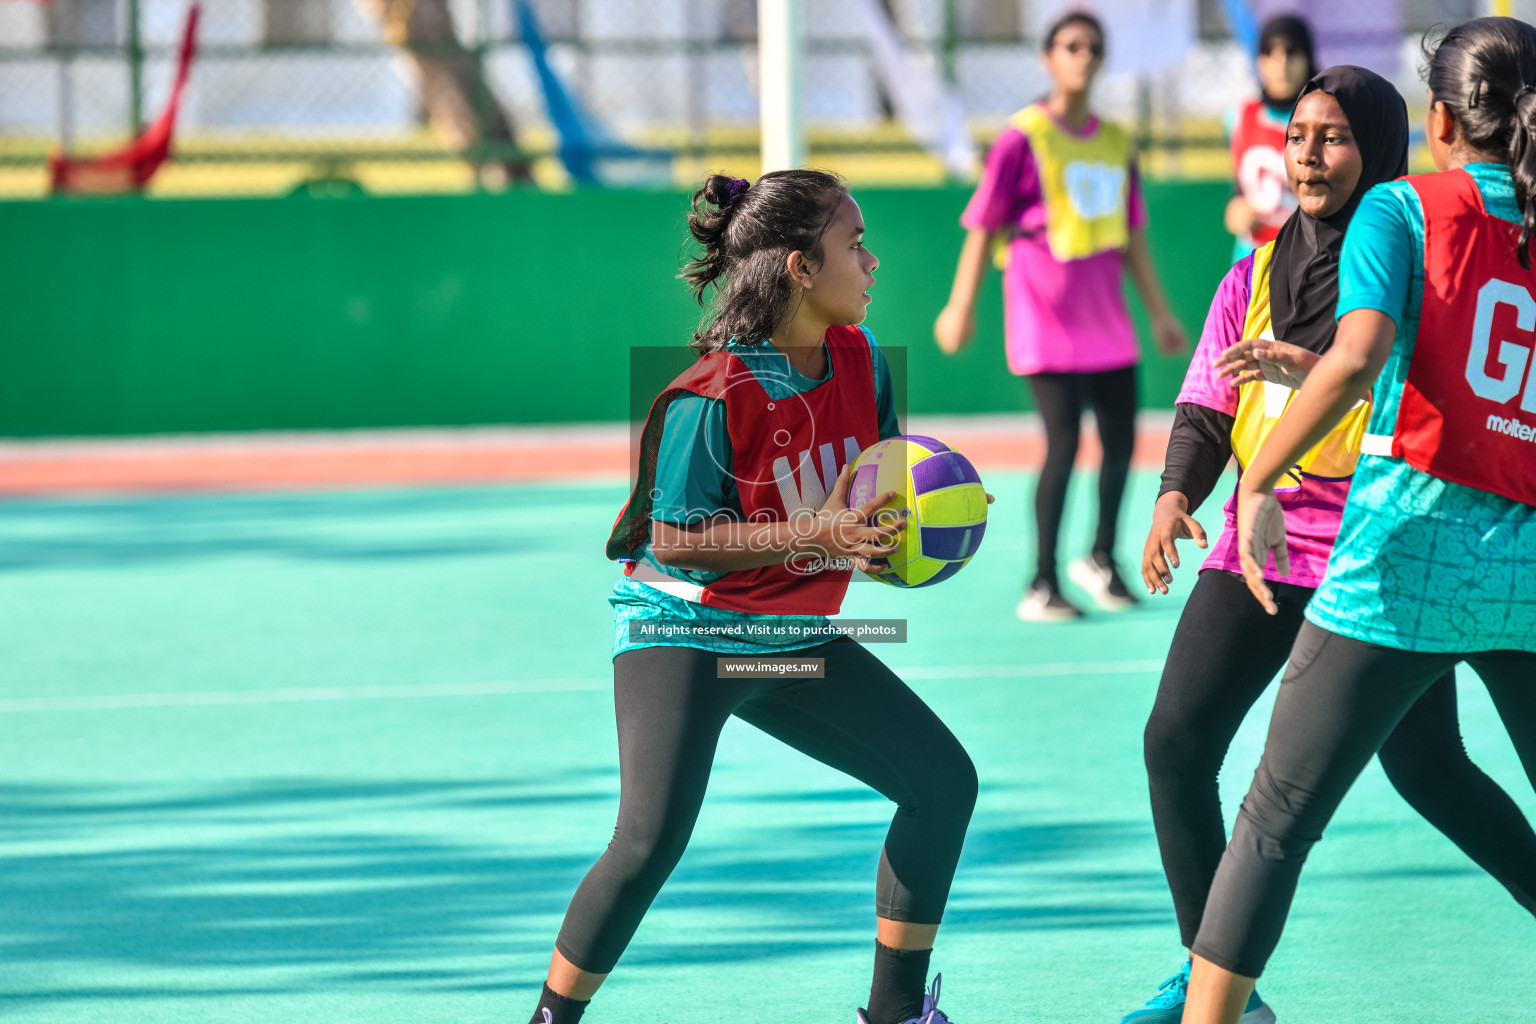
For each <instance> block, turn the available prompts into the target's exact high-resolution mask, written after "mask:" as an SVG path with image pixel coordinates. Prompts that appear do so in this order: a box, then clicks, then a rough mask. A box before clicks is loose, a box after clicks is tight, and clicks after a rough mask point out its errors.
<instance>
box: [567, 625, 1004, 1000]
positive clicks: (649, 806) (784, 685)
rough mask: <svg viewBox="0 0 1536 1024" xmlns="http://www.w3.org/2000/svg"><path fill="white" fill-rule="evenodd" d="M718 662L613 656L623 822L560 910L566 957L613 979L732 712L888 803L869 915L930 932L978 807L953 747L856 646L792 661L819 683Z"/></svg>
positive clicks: (654, 651)
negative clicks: (746, 672)
mask: <svg viewBox="0 0 1536 1024" xmlns="http://www.w3.org/2000/svg"><path fill="white" fill-rule="evenodd" d="M719 657H720V656H719V655H716V654H714V653H712V652H709V651H701V650H698V649H696V648H692V647H646V648H642V649H640V650H636V651H626V652H625V653H623V654H620V655H619V656H618V657H616V658H614V660H613V691H614V707H615V710H616V712H617V716H618V726H619V780H620V782H619V784H620V796H619V820H618V824H617V826H615V828H614V830H613V839H612V841H611V842H609V844H608V849H607V851H606V852H605V853H604V854H603V855H602V857H601V858H600V859H599V860H598V862H597V863H596V864H595V865H593V867H592V869H591V870H590V871H588V872H587V876H586V878H584V879H583V880H582V882H581V885H580V886H579V887H578V888H577V890H576V895H575V896H574V897H573V898H572V900H571V906H570V909H569V910H567V911H566V914H565V923H564V924H563V925H562V926H561V928H560V936H559V938H558V939H557V940H556V942H555V947H556V948H557V949H558V950H559V951H560V953H561V955H562V956H564V957H565V958H566V959H567V960H569V961H570V962H571V963H573V964H575V965H576V966H577V967H578V968H580V969H581V970H584V971H590V972H592V973H594V974H607V973H608V972H609V971H611V970H613V966H614V964H615V963H617V962H618V959H619V956H620V955H621V954H622V953H623V952H624V947H625V946H627V945H628V944H629V940H630V938H631V937H632V936H633V935H634V933H635V929H636V928H638V927H639V925H640V919H641V918H642V917H644V916H645V912H646V910H648V909H649V908H650V905H651V901H652V900H653V899H655V897H656V894H657V892H659V891H660V890H661V886H662V883H663V882H665V881H666V880H667V876H668V875H670V874H671V873H672V869H673V867H675V866H676V864H677V862H678V859H679V858H681V857H682V855H683V850H684V848H685V847H687V845H688V838H689V836H690V835H691V834H692V832H693V823H694V821H695V819H696V818H697V817H698V814H699V807H700V805H701V804H702V803H703V801H704V789H705V786H706V785H707V784H708V782H709V774H710V768H711V765H712V764H713V762H714V757H715V746H716V744H717V742H718V741H719V738H720V730H721V729H722V728H724V726H725V722H726V719H728V718H729V717H730V716H732V715H735V716H736V717H737V718H740V719H741V720H743V721H745V722H747V723H749V724H751V725H754V726H756V727H757V728H759V729H761V730H763V731H764V732H766V733H768V734H769V735H770V736H773V737H775V738H777V739H780V740H782V741H784V742H785V743H787V744H788V745H790V746H791V747H794V748H795V749H796V750H799V751H801V752H802V753H805V754H809V755H810V756H811V757H814V758H815V759H816V760H818V761H820V762H822V763H823V764H826V765H830V766H831V767H833V768H836V769H838V770H839V771H843V772H847V773H848V774H849V775H851V776H853V777H854V778H856V779H858V780H859V781H861V782H863V783H865V784H866V785H868V786H870V787H871V788H873V789H875V790H877V791H878V792H880V793H881V794H883V795H884V796H886V797H887V798H888V799H890V800H892V801H893V802H895V804H896V815H895V817H894V818H893V819H892V820H891V827H890V831H889V832H887V833H886V837H885V846H884V849H883V850H882V851H881V854H880V867H879V871H878V873H877V876H876V897H875V910H876V913H877V914H878V915H879V916H880V917H883V918H888V919H891V920H895V921H906V922H911V923H914V924H938V923H939V919H940V918H941V917H942V916H943V913H944V904H945V902H946V901H947V900H948V898H949V886H950V881H951V880H952V879H953V877H954V873H955V863H956V861H957V860H959V857H960V846H961V843H962V841H963V840H964V838H965V829H966V826H967V824H968V823H969V822H970V818H971V809H972V807H974V806H975V803H976V769H975V768H974V767H973V766H972V764H971V759H970V757H969V756H968V755H967V754H966V752H965V750H964V749H963V748H962V747H961V746H960V742H959V741H958V740H957V739H955V737H954V735H953V734H951V733H950V731H949V729H947V728H946V727H945V726H944V723H943V722H941V721H939V719H938V717H937V716H936V715H935V714H934V713H933V712H932V711H930V710H929V709H928V706H927V705H926V704H924V703H923V702H922V700H921V699H920V698H919V697H918V696H917V694H915V693H913V692H912V691H911V690H910V689H908V688H907V685H906V684H905V683H903V682H902V681H901V680H900V679H898V678H897V677H896V675H895V674H894V673H893V672H891V670H890V669H888V668H886V666H885V665H884V664H882V663H881V662H880V660H879V659H878V658H876V657H875V656H874V655H873V654H871V653H870V652H869V651H868V650H867V649H865V648H864V647H862V646H861V645H859V644H857V643H855V642H854V641H852V640H850V639H847V638H843V639H838V640H834V641H832V642H831V643H826V644H821V645H819V646H817V647H811V648H806V649H804V650H799V651H794V652H792V653H791V654H790V655H787V657H793V658H825V659H826V664H825V672H826V677H825V678H823V679H801V680H794V681H784V680H782V679H729V678H727V679H720V678H716V662H717V660H718V658H719Z"/></svg>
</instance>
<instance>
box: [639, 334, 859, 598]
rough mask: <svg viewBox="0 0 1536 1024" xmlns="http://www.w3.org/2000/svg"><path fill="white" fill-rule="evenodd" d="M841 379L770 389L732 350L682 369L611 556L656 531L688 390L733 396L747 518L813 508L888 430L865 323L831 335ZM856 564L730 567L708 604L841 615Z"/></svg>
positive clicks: (773, 517) (780, 517) (651, 430)
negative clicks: (654, 516)
mask: <svg viewBox="0 0 1536 1024" xmlns="http://www.w3.org/2000/svg"><path fill="white" fill-rule="evenodd" d="M826 350H827V359H828V360H829V361H830V363H831V369H832V379H831V380H829V381H827V382H826V383H824V384H820V385H818V386H816V387H814V388H812V389H811V390H809V391H806V392H804V393H802V394H798V395H794V396H792V397H790V398H785V399H778V400H775V399H771V398H769V396H768V393H767V392H766V391H765V390H763V386H762V384H761V383H759V382H758V379H757V377H756V376H755V375H754V374H753V373H752V371H751V369H750V368H748V367H747V365H746V364H745V363H743V362H742V361H741V360H740V359H738V358H737V357H736V356H735V355H733V354H731V353H729V352H722V351H717V352H710V353H708V354H706V355H704V356H702V357H700V359H699V361H698V362H696V363H694V365H693V366H692V367H690V368H689V369H688V370H686V371H684V372H683V373H682V374H680V375H679V376H678V377H677V378H676V379H675V380H674V381H673V382H672V383H671V384H670V385H668V386H667V388H666V390H665V391H663V392H662V393H661V395H660V396H659V397H658V398H657V399H656V401H655V403H653V404H652V406H651V411H650V415H649V417H648V418H647V420H646V426H645V431H644V433H643V434H642V440H641V453H640V465H639V467H638V469H639V472H638V475H637V478H636V484H635V490H634V493H633V494H632V495H631V496H630V500H629V503H628V504H627V505H626V506H625V507H624V510H623V511H622V512H620V513H619V518H618V519H617V520H616V521H615V522H614V528H613V532H612V534H611V535H610V537H609V540H608V557H609V558H614V559H624V560H626V561H629V565H628V566H627V567H626V568H625V572H626V573H633V572H634V565H635V563H634V562H633V561H632V560H631V556H632V554H633V552H634V551H635V549H636V548H638V547H639V545H640V544H641V543H642V542H643V541H644V540H646V539H647V538H648V537H649V535H650V511H651V488H652V487H654V486H655V478H656V455H657V448H658V446H659V444H660V435H661V430H662V426H663V421H664V420H665V419H666V407H667V405H669V404H670V403H671V400H672V399H673V398H674V397H676V396H677V395H678V394H679V393H681V392H691V393H693V394H696V395H702V396H704V397H705V398H716V399H721V400H723V401H724V402H725V418H726V428H727V431H728V432H729V434H730V439H731V473H732V476H733V477H734V478H735V481H736V490H737V494H738V496H739V497H740V498H741V508H742V512H743V514H744V515H745V516H746V520H747V522H752V523H766V522H785V521H789V520H792V519H794V518H796V517H797V516H806V515H814V514H815V513H816V510H817V509H819V508H820V507H821V506H822V503H823V502H825V501H826V497H827V495H828V494H829V493H831V490H832V486H833V484H834V483H835V482H836V480H837V474H838V473H839V471H841V470H842V468H843V466H845V465H847V464H848V463H850V462H852V461H854V460H855V459H857V458H858V457H859V453H860V452H862V451H863V450H864V449H865V448H868V447H869V446H870V445H872V444H874V443H875V442H876V441H878V440H879V439H880V436H879V413H878V412H877V410H876V403H875V384H874V368H873V358H872V356H871V354H870V350H869V341H868V340H867V339H866V338H865V337H864V332H863V331H861V330H859V328H857V327H833V328H831V329H829V330H828V331H827V335H826ZM852 575H853V570H852V569H851V568H844V567H838V566H836V565H832V564H827V562H826V560H825V559H817V558H811V557H803V558H799V559H796V560H792V561H787V562H783V563H774V564H773V565H768V566H763V567H761V568H757V569H742V570H738V571H735V572H729V573H726V574H725V576H723V577H722V578H720V579H718V580H716V581H715V582H713V583H710V584H707V585H705V586H704V587H703V588H702V590H701V591H700V593H699V595H698V598H697V599H698V601H699V603H701V604H705V605H710V606H712V607H716V608H728V609H730V610H732V611H739V612H753V613H758V614H772V615H833V614H836V612H837V611H838V609H839V608H841V607H842V604H843V596H844V594H845V593H846V592H847V590H848V581H849V580H850V578H851V577H852Z"/></svg>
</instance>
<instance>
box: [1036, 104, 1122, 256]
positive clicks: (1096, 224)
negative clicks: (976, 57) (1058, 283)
mask: <svg viewBox="0 0 1536 1024" xmlns="http://www.w3.org/2000/svg"><path fill="white" fill-rule="evenodd" d="M1010 123H1011V124H1012V125H1013V126H1014V127H1015V128H1017V129H1018V130H1019V131H1021V132H1023V133H1024V137H1025V138H1026V139H1028V140H1029V147H1030V149H1031V150H1032V151H1033V153H1034V156H1035V166H1036V167H1038V168H1039V170H1040V189H1041V192H1042V193H1043V195H1044V199H1045V211H1046V241H1047V242H1049V244H1050V247H1051V255H1052V256H1055V257H1056V258H1057V259H1058V260H1063V261H1065V260H1080V259H1084V258H1085V257H1088V256H1094V255H1097V254H1098V253H1101V252H1107V251H1109V250H1111V249H1124V248H1125V246H1126V243H1127V242H1129V241H1130V221H1129V216H1128V210H1127V205H1126V204H1127V201H1128V196H1129V195H1130V180H1129V176H1130V166H1131V140H1130V138H1129V137H1128V136H1127V135H1126V134H1125V132H1124V131H1123V130H1121V128H1120V126H1119V125H1116V124H1111V123H1110V122H1108V121H1100V122H1099V127H1098V130H1097V131H1095V132H1094V133H1093V134H1092V135H1091V136H1088V137H1086V138H1085V137H1083V136H1081V135H1075V134H1073V133H1072V132H1070V131H1067V130H1066V129H1064V128H1062V127H1061V125H1059V124H1057V123H1056V119H1055V118H1053V117H1052V116H1051V115H1050V114H1049V113H1048V112H1047V111H1046V109H1045V108H1044V107H1042V106H1040V105H1039V104H1038V103H1035V104H1031V105H1030V106H1027V107H1025V108H1024V109H1023V110H1021V111H1019V112H1018V113H1017V114H1014V115H1013V117H1012V118H1011V120H1010Z"/></svg>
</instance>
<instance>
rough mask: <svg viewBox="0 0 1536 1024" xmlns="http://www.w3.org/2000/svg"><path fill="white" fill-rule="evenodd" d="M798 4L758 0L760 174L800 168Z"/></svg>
mask: <svg viewBox="0 0 1536 1024" xmlns="http://www.w3.org/2000/svg"><path fill="white" fill-rule="evenodd" d="M802 2H803V0H758V4H757V68H758V71H757V77H758V83H759V86H758V93H759V96H760V97H761V106H762V114H761V122H762V149H763V171H764V172H767V171H782V170H786V169H788V168H791V167H799V166H801V165H802V164H804V163H805V125H804V123H803V121H802V118H801V109H800V56H801V52H802V50H803V49H804V36H803V34H802V21H801V5H802Z"/></svg>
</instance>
